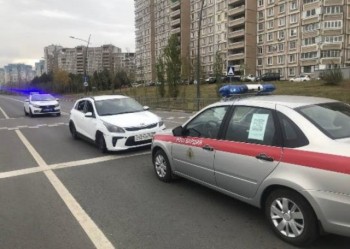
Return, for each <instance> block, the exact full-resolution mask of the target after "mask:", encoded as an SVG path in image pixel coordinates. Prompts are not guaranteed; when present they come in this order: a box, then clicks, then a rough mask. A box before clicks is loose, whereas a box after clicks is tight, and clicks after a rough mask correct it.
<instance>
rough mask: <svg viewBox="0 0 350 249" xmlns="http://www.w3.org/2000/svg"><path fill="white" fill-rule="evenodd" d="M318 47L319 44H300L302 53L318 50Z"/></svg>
mask: <svg viewBox="0 0 350 249" xmlns="http://www.w3.org/2000/svg"><path fill="white" fill-rule="evenodd" d="M318 49H319V46H318V45H317V44H313V45H304V46H301V52H302V53H308V52H315V51H318Z"/></svg>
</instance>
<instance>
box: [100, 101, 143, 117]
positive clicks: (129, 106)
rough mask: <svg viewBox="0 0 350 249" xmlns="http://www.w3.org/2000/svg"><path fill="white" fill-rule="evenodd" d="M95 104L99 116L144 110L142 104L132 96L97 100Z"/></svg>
mask: <svg viewBox="0 0 350 249" xmlns="http://www.w3.org/2000/svg"><path fill="white" fill-rule="evenodd" d="M95 106H96V110H97V113H98V115H100V116H107V115H117V114H123V113H132V112H141V111H144V109H143V106H142V105H140V103H139V102H137V101H136V100H134V99H132V98H120V99H106V100H98V101H95Z"/></svg>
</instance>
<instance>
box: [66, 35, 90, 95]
mask: <svg viewBox="0 0 350 249" xmlns="http://www.w3.org/2000/svg"><path fill="white" fill-rule="evenodd" d="M70 38H72V39H75V40H79V41H83V42H86V50H85V56H84V82H83V85H84V93H85V95H86V94H87V87H88V86H89V83H88V80H87V74H86V64H87V56H88V48H89V45H90V38H91V34H90V35H89V39H88V40H84V39H80V38H77V37H74V36H70Z"/></svg>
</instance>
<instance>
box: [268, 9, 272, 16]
mask: <svg viewBox="0 0 350 249" xmlns="http://www.w3.org/2000/svg"><path fill="white" fill-rule="evenodd" d="M267 16H273V8H269V9H267Z"/></svg>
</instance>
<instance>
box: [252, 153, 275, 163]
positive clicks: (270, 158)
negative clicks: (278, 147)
mask: <svg viewBox="0 0 350 249" xmlns="http://www.w3.org/2000/svg"><path fill="white" fill-rule="evenodd" d="M256 158H257V159H260V160H264V161H268V162H273V158H272V157H270V156H268V155H266V154H264V153H261V154H259V155H257V156H256Z"/></svg>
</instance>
